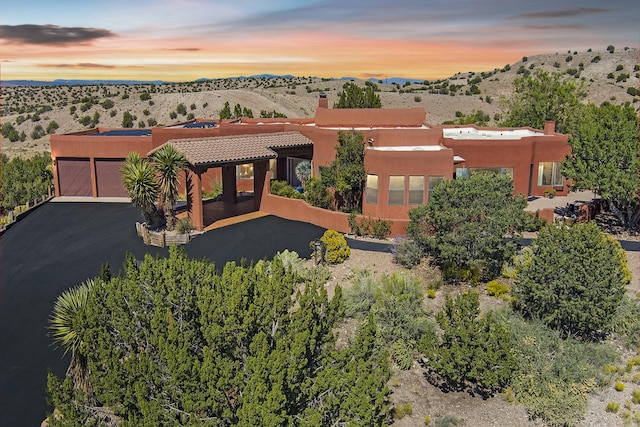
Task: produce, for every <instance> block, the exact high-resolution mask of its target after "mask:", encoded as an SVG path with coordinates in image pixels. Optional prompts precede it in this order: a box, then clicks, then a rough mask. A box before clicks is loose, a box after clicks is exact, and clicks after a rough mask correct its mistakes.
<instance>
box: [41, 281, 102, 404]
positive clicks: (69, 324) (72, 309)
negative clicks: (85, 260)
mask: <svg viewBox="0 0 640 427" xmlns="http://www.w3.org/2000/svg"><path fill="white" fill-rule="evenodd" d="M93 286H94V281H93V279H88V280H86V281H85V282H83V283H82V284H80V285H78V286H76V287H73V288H70V289H68V290H66V291H64V292H63V293H62V294H61V295H60V296H59V297H58V299H57V300H56V302H55V304H54V306H53V313H52V315H51V318H50V319H49V329H50V331H51V332H50V334H51V336H52V337H53V342H54V343H55V344H56V345H58V346H59V347H62V348H63V349H64V354H67V353H68V352H71V363H70V364H69V368H68V369H67V375H68V376H70V377H71V379H72V381H73V387H74V389H75V390H80V391H82V392H83V393H84V394H85V396H86V397H90V396H92V395H93V388H92V386H91V383H90V381H89V368H88V367H87V358H86V357H85V356H84V355H83V354H82V352H81V351H80V346H81V345H82V338H81V334H80V332H81V328H82V319H81V315H82V313H83V312H84V310H85V308H86V306H87V301H88V300H89V294H90V293H91V288H92V287H93Z"/></svg>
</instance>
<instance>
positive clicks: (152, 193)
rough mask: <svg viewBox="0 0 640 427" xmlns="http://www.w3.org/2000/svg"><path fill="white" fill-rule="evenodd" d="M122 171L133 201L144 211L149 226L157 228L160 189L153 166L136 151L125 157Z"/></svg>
mask: <svg viewBox="0 0 640 427" xmlns="http://www.w3.org/2000/svg"><path fill="white" fill-rule="evenodd" d="M121 173H122V182H123V183H124V188H125V189H126V190H127V193H129V197H131V202H132V203H133V204H134V205H135V206H136V207H138V208H139V209H140V210H141V211H142V214H143V215H144V219H145V222H146V223H147V227H149V228H155V227H156V226H157V225H158V220H159V218H158V214H157V211H158V210H157V208H156V201H157V200H158V193H159V189H158V183H157V181H156V175H155V171H154V169H153V167H152V166H151V164H150V163H149V162H148V161H146V160H145V159H143V158H141V157H140V154H138V153H137V152H135V151H134V152H131V153H129V155H128V156H127V158H126V159H125V161H124V164H123V165H122V169H121Z"/></svg>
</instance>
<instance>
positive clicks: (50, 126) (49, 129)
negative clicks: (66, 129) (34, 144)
mask: <svg viewBox="0 0 640 427" xmlns="http://www.w3.org/2000/svg"><path fill="white" fill-rule="evenodd" d="M59 127H60V125H58V122H56V121H55V120H51V121H50V122H49V124H48V125H47V133H48V134H49V135H51V134H52V133H55V132H56V130H57V129H58V128H59Z"/></svg>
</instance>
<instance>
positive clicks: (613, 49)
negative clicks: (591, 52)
mask: <svg viewBox="0 0 640 427" xmlns="http://www.w3.org/2000/svg"><path fill="white" fill-rule="evenodd" d="M615 51H616V48H615V46H613V45H612V44H610V45H609V46H607V52H609V53H613V52H615Z"/></svg>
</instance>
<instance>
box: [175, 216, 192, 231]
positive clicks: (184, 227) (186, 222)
mask: <svg viewBox="0 0 640 427" xmlns="http://www.w3.org/2000/svg"><path fill="white" fill-rule="evenodd" d="M176 230H177V231H178V233H180V234H189V233H191V231H193V223H192V222H191V218H180V219H179V220H178V222H177V223H176Z"/></svg>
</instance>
